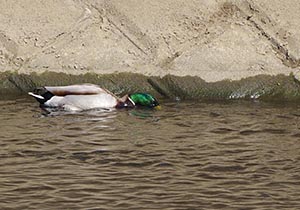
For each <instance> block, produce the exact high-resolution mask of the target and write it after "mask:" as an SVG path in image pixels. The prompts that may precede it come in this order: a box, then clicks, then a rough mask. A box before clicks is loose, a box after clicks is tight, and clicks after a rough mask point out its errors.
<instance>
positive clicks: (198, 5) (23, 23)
mask: <svg viewBox="0 0 300 210" xmlns="http://www.w3.org/2000/svg"><path fill="white" fill-rule="evenodd" d="M0 5H1V7H0V72H4V71H17V72H18V73H31V72H38V73H41V72H44V71H54V72H64V73H70V74H81V73H87V72H93V73H97V74H106V73H113V72H133V73H140V74H144V75H150V76H164V75H167V74H172V75H176V76H185V75H190V76H198V77H200V78H202V79H203V80H205V81H206V82H215V81H220V80H226V79H227V80H239V79H242V78H246V77H250V76H255V75H259V74H266V75H277V74H285V75H288V74H290V72H294V73H295V74H297V72H298V71H299V69H300V68H299V65H300V62H299V60H300V27H299V25H300V13H299V11H300V1H299V0H289V1H281V0H201V1H199V0H164V1H158V0H126V1H123V0H65V1H60V0H48V1H42V0H22V1H19V0H0Z"/></svg>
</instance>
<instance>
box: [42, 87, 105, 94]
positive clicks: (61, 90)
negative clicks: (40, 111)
mask: <svg viewBox="0 0 300 210" xmlns="http://www.w3.org/2000/svg"><path fill="white" fill-rule="evenodd" d="M44 88H45V89H46V90H47V91H49V92H50V93H52V94H53V95H55V96H67V95H95V94H100V93H108V91H107V90H105V89H103V88H100V87H99V86H98V85H94V84H82V85H68V86H45V87H44Z"/></svg>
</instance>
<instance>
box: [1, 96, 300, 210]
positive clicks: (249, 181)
mask: <svg viewBox="0 0 300 210" xmlns="http://www.w3.org/2000/svg"><path fill="white" fill-rule="evenodd" d="M162 104H163V108H162V110H160V111H154V110H149V109H131V110H125V109H124V110H89V111H83V112H76V113H70V112H64V111H62V110H47V112H46V113H45V111H43V110H41V109H40V108H39V107H38V105H37V104H36V103H35V102H34V101H33V100H29V99H27V98H26V99H24V98H15V99H7V100H1V101H0V157H1V162H0V183H1V188H0V194H1V197H0V208H1V209H61V208H67V209H97V208H103V209H299V208H300V202H299V197H300V192H299V189H300V182H299V178H300V176H299V174H300V141H299V136H300V114H299V111H300V105H298V104H296V103H262V102H259V101H251V102H244V101H225V102H209V101H206V102H196V101H190V102H179V101H177V102H172V101H164V102H163V103H162Z"/></svg>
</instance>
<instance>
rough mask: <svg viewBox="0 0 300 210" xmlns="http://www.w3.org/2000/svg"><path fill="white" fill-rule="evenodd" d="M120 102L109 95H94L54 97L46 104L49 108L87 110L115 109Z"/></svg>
mask: <svg viewBox="0 0 300 210" xmlns="http://www.w3.org/2000/svg"><path fill="white" fill-rule="evenodd" d="M117 103H118V100H117V99H116V98H115V97H114V96H112V95H110V94H107V93H99V94H93V95H66V96H53V97H52V98H51V99H49V100H48V101H46V102H45V103H44V105H45V106H49V107H62V108H64V109H67V110H85V109H94V108H113V107H115V106H116V105H117Z"/></svg>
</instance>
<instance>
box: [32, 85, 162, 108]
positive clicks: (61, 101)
mask: <svg viewBox="0 0 300 210" xmlns="http://www.w3.org/2000/svg"><path fill="white" fill-rule="evenodd" d="M28 94H29V95H30V96H33V97H34V98H35V99H36V100H37V101H38V102H39V103H40V105H41V106H42V107H59V108H63V109H65V110H72V111H79V110H87V109H95V108H133V107H136V106H144V107H150V108H158V109H159V108H160V106H159V103H158V102H157V100H156V99H155V98H154V97H153V96H151V95H150V94H147V93H134V94H127V95H125V96H123V97H122V98H119V97H117V96H115V95H114V94H113V93H111V92H109V91H108V90H106V89H104V88H100V87H99V86H98V85H94V84H81V85H69V86H52V87H50V86H49V87H47V86H46V87H41V88H37V89H35V90H34V91H33V92H29V93H28Z"/></svg>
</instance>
